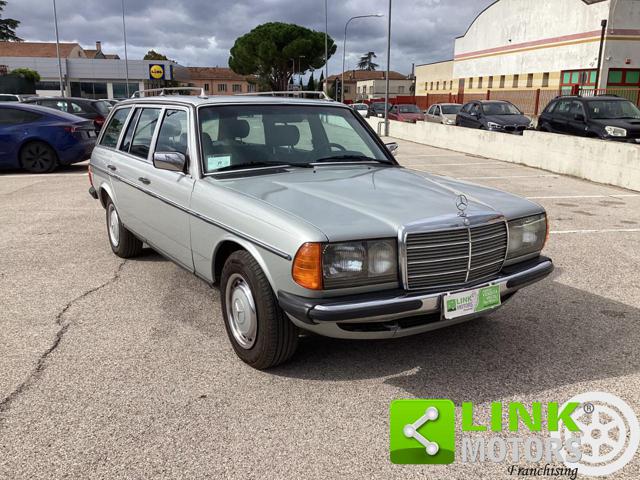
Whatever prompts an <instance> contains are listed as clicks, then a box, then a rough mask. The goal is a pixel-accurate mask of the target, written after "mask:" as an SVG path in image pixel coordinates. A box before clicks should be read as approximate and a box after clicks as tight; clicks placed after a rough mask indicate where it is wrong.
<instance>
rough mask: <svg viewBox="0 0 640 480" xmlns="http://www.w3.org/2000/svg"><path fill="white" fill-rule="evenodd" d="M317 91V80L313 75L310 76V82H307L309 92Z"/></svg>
mask: <svg viewBox="0 0 640 480" xmlns="http://www.w3.org/2000/svg"><path fill="white" fill-rule="evenodd" d="M315 89H316V79H315V78H313V73H311V75H310V76H309V81H308V82H307V90H310V91H312V92H313V91H314V90H315Z"/></svg>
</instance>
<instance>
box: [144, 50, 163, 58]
mask: <svg viewBox="0 0 640 480" xmlns="http://www.w3.org/2000/svg"><path fill="white" fill-rule="evenodd" d="M143 60H169V59H168V58H167V56H166V55H163V54H161V53H158V52H156V51H155V50H149V51H148V52H147V53H146V55H145V56H144V58H143Z"/></svg>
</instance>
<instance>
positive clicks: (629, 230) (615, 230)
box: [549, 228, 640, 235]
mask: <svg viewBox="0 0 640 480" xmlns="http://www.w3.org/2000/svg"><path fill="white" fill-rule="evenodd" d="M637 232H640V228H604V229H602V230H551V231H550V232H549V233H552V234H556V235H565V234H569V233H637Z"/></svg>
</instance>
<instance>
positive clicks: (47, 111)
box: [0, 102, 87, 122]
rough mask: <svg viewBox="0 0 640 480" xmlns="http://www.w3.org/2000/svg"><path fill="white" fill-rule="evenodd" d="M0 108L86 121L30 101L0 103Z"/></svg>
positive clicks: (73, 120) (71, 120) (72, 120)
mask: <svg viewBox="0 0 640 480" xmlns="http://www.w3.org/2000/svg"><path fill="white" fill-rule="evenodd" d="M0 108H17V109H19V110H26V111H28V112H34V113H40V114H42V115H47V116H50V117H57V118H60V119H63V120H67V121H70V122H86V121H87V120H86V119H85V118H81V117H78V116H76V115H72V114H70V113H67V112H61V111H60V110H56V109H55V108H51V107H42V106H40V105H35V104H32V103H25V102H22V103H18V102H16V103H0Z"/></svg>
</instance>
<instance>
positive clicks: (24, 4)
mask: <svg viewBox="0 0 640 480" xmlns="http://www.w3.org/2000/svg"><path fill="white" fill-rule="evenodd" d="M491 3H493V0H446V1H441V0H395V1H394V2H393V12H392V26H391V37H392V45H391V68H392V69H394V70H398V71H400V72H403V73H409V72H410V70H411V64H412V63H416V64H421V63H428V62H431V61H437V60H443V59H446V58H450V57H451V56H452V55H453V41H454V38H455V37H456V36H458V35H461V34H463V33H464V32H465V31H466V29H467V27H468V25H469V23H470V22H471V21H472V20H473V19H474V18H475V16H476V15H477V14H478V13H479V12H480V11H481V10H482V9H483V8H485V7H486V6H487V5H489V4H491ZM328 4H329V35H331V36H332V37H333V39H334V40H335V41H336V43H337V44H338V51H337V52H336V54H335V55H334V56H333V57H332V58H331V59H330V60H329V68H330V73H336V72H339V71H340V69H341V67H342V42H343V37H344V25H345V22H346V21H347V20H348V19H349V18H350V17H352V16H355V15H363V14H368V13H383V14H385V15H386V14H387V11H388V3H387V1H386V0H328ZM125 8H126V23H127V49H128V54H129V58H142V57H143V56H144V54H145V53H146V52H147V51H148V50H150V49H154V50H156V51H159V52H161V53H164V54H165V55H167V56H168V57H169V58H172V59H175V60H177V61H178V62H179V63H181V64H183V65H190V66H215V65H219V66H227V61H228V57H229V49H230V48H231V47H232V46H233V43H234V41H235V39H236V38H237V37H238V36H240V35H242V34H244V33H246V32H248V31H249V30H251V29H252V28H254V27H256V26H257V25H259V24H261V23H264V22H269V21H281V22H288V23H297V24H299V25H303V26H306V27H308V28H312V29H314V30H320V31H324V25H325V15H324V1H323V0H259V1H255V0H253V1H249V0H233V1H231V2H229V1H221V0H125ZM57 10H58V26H59V31H60V39H61V41H77V42H79V43H80V44H82V45H83V46H84V47H86V48H93V47H92V46H93V45H94V43H95V41H96V40H100V41H102V45H103V49H104V50H105V51H107V52H109V53H118V54H120V56H121V57H124V46H123V38H122V11H121V5H120V0H83V1H81V2H78V1H77V0H57ZM3 16H4V18H7V17H8V18H15V19H17V20H20V21H21V25H20V27H19V28H18V32H17V33H18V35H20V36H21V37H22V38H24V39H25V40H33V41H54V40H55V33H54V26H53V9H52V6H51V1H50V0H48V1H43V0H9V1H8V4H7V7H6V8H5V11H4V13H3ZM386 32H387V18H386V16H385V17H384V18H364V19H357V20H354V21H352V22H351V23H350V25H349V30H348V40H347V49H346V50H347V56H346V58H347V65H348V66H349V67H350V68H354V67H355V64H356V62H357V59H358V57H359V56H360V55H362V54H363V53H364V52H367V51H374V52H376V54H377V55H378V62H377V63H379V64H380V68H384V67H385V65H386Z"/></svg>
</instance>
